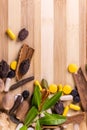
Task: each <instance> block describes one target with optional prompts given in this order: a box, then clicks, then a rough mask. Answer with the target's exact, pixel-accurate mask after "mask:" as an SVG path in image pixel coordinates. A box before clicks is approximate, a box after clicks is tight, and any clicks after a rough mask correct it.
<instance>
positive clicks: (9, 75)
mask: <svg viewBox="0 0 87 130" xmlns="http://www.w3.org/2000/svg"><path fill="white" fill-rule="evenodd" d="M7 77H8V78H14V77H15V71H14V70H11V71H9V73H8V75H7Z"/></svg>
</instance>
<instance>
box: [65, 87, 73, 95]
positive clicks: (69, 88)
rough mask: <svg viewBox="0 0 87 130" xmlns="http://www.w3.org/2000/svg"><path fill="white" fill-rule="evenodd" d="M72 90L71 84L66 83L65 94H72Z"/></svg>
mask: <svg viewBox="0 0 87 130" xmlns="http://www.w3.org/2000/svg"><path fill="white" fill-rule="evenodd" d="M71 91H72V87H71V86H70V85H65V86H64V87H63V92H64V94H70V93H71Z"/></svg>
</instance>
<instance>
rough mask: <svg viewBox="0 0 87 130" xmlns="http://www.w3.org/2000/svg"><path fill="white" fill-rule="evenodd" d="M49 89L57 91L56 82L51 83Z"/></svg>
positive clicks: (53, 91) (52, 91)
mask: <svg viewBox="0 0 87 130" xmlns="http://www.w3.org/2000/svg"><path fill="white" fill-rule="evenodd" d="M49 91H50V92H51V93H56V92H57V85H56V84H51V85H50V86H49Z"/></svg>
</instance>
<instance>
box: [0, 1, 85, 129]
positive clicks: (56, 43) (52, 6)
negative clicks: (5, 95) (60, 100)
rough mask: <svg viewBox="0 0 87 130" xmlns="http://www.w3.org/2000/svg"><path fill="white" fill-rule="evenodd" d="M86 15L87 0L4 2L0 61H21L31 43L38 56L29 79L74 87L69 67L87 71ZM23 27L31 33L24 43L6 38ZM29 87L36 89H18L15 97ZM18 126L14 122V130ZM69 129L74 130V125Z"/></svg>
mask: <svg viewBox="0 0 87 130" xmlns="http://www.w3.org/2000/svg"><path fill="white" fill-rule="evenodd" d="M86 12H87V2H86V0H0V60H2V59H5V60H6V61H7V62H8V63H9V64H10V63H11V61H13V60H15V59H16V58H17V55H18V52H19V49H20V47H21V46H22V45H23V43H27V44H28V45H29V46H31V47H33V48H34V49H35V54H34V57H33V59H32V63H31V67H30V70H29V72H28V74H27V75H26V77H27V76H31V75H34V76H35V78H36V79H38V80H41V78H46V79H47V80H48V83H49V84H51V83H56V84H59V83H62V84H63V85H64V84H70V85H72V87H74V82H73V80H72V77H71V75H70V74H69V73H68V72H67V66H68V64H70V63H76V64H77V65H78V66H81V67H82V69H83V71H84V65H85V63H86V62H87V48H86V44H87V40H86V35H87V31H86V29H87V21H86V19H87V16H86ZM23 27H26V28H27V29H28V30H29V37H28V38H27V39H26V40H25V41H23V42H22V43H20V42H17V41H11V40H10V39H9V38H8V37H7V36H6V35H5V31H6V29H7V28H11V29H12V31H13V32H14V33H15V34H16V35H17V34H18V32H19V30H20V29H21V28H23ZM84 73H85V71H84ZM13 82H15V81H14V80H13V81H12V83H13ZM25 88H26V89H32V83H29V84H27V85H25V86H23V87H22V88H19V89H17V91H15V92H14V94H16V93H19V92H21V91H23V90H24V89H25ZM1 96H2V95H1ZM70 114H73V113H72V112H70ZM14 127H15V125H14V124H13V123H11V130H14ZM66 130H74V128H73V125H72V124H70V125H69V126H68V127H67V129H66ZM79 130H87V126H86V121H83V122H82V123H81V124H80V128H79Z"/></svg>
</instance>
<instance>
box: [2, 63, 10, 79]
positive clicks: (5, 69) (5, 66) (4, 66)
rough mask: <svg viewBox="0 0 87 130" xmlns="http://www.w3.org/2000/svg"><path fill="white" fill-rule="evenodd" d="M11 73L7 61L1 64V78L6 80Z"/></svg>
mask: <svg viewBox="0 0 87 130" xmlns="http://www.w3.org/2000/svg"><path fill="white" fill-rule="evenodd" d="M8 71H9V65H8V64H7V62H6V61H5V60H2V61H1V62H0V78H6V77H7V74H8Z"/></svg>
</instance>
